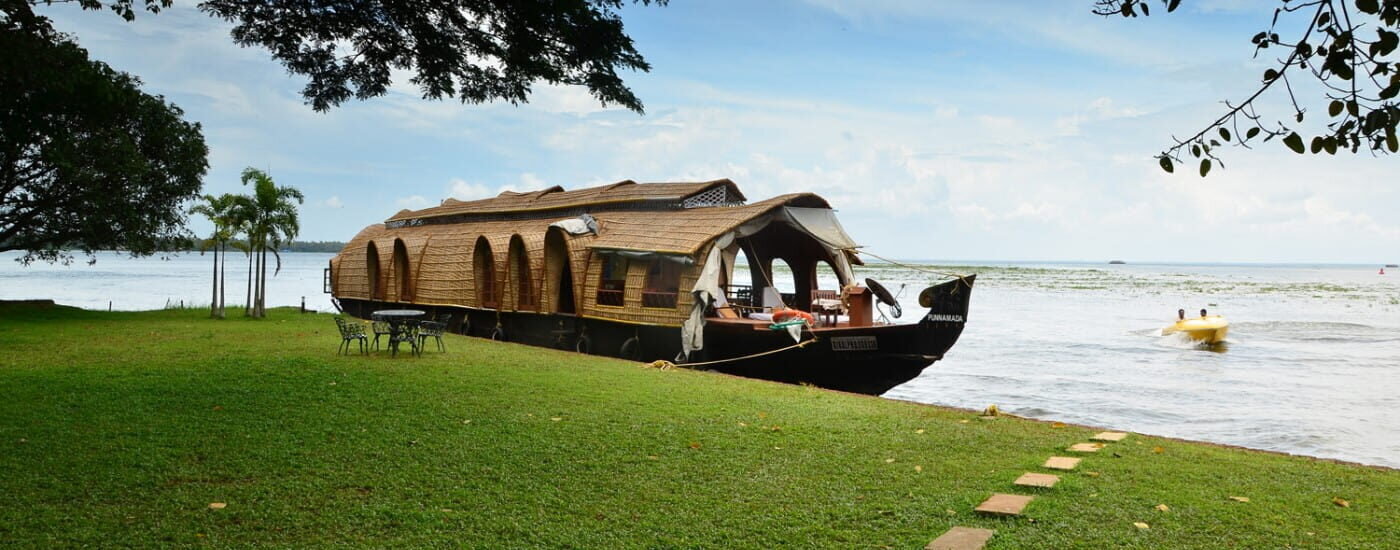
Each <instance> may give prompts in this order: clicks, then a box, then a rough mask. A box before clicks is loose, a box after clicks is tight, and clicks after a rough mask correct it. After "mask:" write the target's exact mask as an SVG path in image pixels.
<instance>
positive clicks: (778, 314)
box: [773, 309, 817, 327]
mask: <svg viewBox="0 0 1400 550" xmlns="http://www.w3.org/2000/svg"><path fill="white" fill-rule="evenodd" d="M794 319H801V320H802V321H803V322H805V323H807V326H809V327H810V326H813V325H815V324H817V319H816V318H815V317H812V314H811V313H807V312H805V311H801V310H796V309H780V310H777V311H774V312H773V323H774V324H778V323H785V322H787V321H792V320H794Z"/></svg>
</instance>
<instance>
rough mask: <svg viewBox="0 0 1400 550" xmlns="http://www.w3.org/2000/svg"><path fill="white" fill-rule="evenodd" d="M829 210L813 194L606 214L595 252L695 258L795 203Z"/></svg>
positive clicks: (603, 217)
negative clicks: (717, 241) (729, 235)
mask: <svg viewBox="0 0 1400 550" xmlns="http://www.w3.org/2000/svg"><path fill="white" fill-rule="evenodd" d="M794 202H796V203H801V204H813V205H819V206H823V207H825V206H826V201H824V200H822V199H821V197H818V196H816V195H813V194H810V193H794V194H790V195H780V196H777V197H773V198H771V199H768V200H765V201H760V202H756V203H753V204H750V205H745V206H730V207H711V208H689V209H684V210H668V211H664V212H646V211H630V212H606V213H601V214H598V215H597V216H596V217H597V218H598V220H599V221H600V222H602V223H601V225H602V231H601V232H600V233H601V235H600V236H599V237H598V239H596V240H594V241H593V242H592V243H590V244H589V246H590V247H592V248H605V249H621V250H644V251H652V252H667V253H672V254H681V255H688V256H691V255H695V253H696V252H699V251H700V247H702V246H704V245H705V243H706V242H709V241H710V240H712V239H714V238H716V237H719V236H720V235H723V234H724V233H726V232H729V231H732V230H733V229H734V228H736V227H738V226H739V225H742V224H743V223H744V222H747V221H749V220H752V219H754V218H757V217H759V216H762V215H763V214H766V213H768V212H769V211H771V210H773V209H775V208H778V207H781V206H786V205H789V204H791V203H794Z"/></svg>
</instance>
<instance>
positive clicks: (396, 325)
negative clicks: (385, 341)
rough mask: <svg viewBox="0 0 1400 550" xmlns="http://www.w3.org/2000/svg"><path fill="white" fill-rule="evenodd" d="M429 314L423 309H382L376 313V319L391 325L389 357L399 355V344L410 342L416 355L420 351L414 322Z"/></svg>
mask: <svg viewBox="0 0 1400 550" xmlns="http://www.w3.org/2000/svg"><path fill="white" fill-rule="evenodd" d="M427 314H428V312H426V311H423V310H421V309H381V310H379V311H376V312H374V317H375V318H376V319H382V320H384V321H385V322H387V323H389V355H390V356H391V357H394V356H397V355H398V354H399V342H408V345H409V347H410V348H411V349H413V351H414V353H415V354H416V353H417V351H418V340H417V339H416V338H415V337H414V335H413V329H414V323H413V322H414V321H415V320H416V319H418V318H419V317H422V316H424V315H427Z"/></svg>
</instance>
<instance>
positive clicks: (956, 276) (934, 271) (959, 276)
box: [856, 250, 967, 281]
mask: <svg viewBox="0 0 1400 550" xmlns="http://www.w3.org/2000/svg"><path fill="white" fill-rule="evenodd" d="M856 252H857V253H859V254H868V255H870V256H871V257H873V258H875V259H877V260H882V261H884V262H886V263H890V264H894V265H897V266H899V267H903V268H906V269H913V270H915V271H925V272H928V273H932V274H934V275H941V276H943V277H951V278H954V279H958V280H960V281H965V280H966V279H967V276H966V275H963V274H961V273H949V272H946V271H939V270H937V269H929V268H927V267H924V266H918V265H909V264H906V263H902V262H899V261H896V260H891V259H889V258H886V257H884V256H881V255H879V254H876V253H874V252H871V251H869V250H857V251H856Z"/></svg>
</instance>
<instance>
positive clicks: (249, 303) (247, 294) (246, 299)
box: [243, 239, 253, 317]
mask: <svg viewBox="0 0 1400 550" xmlns="http://www.w3.org/2000/svg"><path fill="white" fill-rule="evenodd" d="M243 288H244V296H243V316H244V317H248V316H251V315H252V314H253V240H252V239H248V286H246V287H243Z"/></svg>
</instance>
